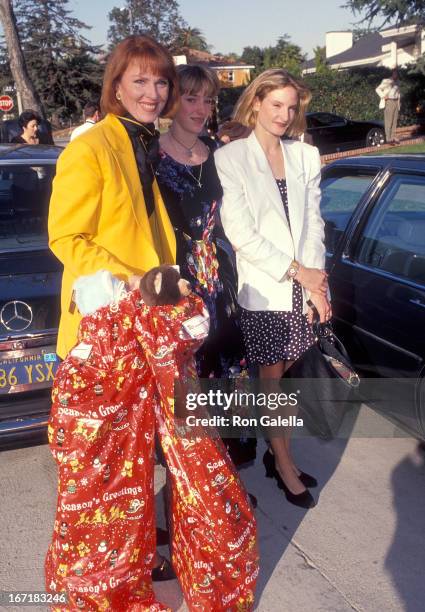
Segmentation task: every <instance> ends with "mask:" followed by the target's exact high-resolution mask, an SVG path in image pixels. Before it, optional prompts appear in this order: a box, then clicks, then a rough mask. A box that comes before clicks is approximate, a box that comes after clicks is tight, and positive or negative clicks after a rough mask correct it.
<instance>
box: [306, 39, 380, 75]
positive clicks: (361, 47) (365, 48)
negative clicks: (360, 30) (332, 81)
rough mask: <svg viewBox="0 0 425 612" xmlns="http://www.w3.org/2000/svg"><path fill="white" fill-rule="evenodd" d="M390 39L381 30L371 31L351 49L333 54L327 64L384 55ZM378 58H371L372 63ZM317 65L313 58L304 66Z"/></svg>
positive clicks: (311, 66)
mask: <svg viewBox="0 0 425 612" xmlns="http://www.w3.org/2000/svg"><path fill="white" fill-rule="evenodd" d="M386 42H390V41H389V40H384V39H383V38H382V36H381V35H380V34H379V32H371V33H370V34H366V35H365V36H362V37H361V38H359V39H358V40H356V42H355V43H354V44H353V46H352V47H351V48H350V49H347V50H346V51H343V52H342V53H338V54H337V55H332V57H328V58H327V59H326V63H327V64H331V65H332V64H344V63H345V62H354V61H356V60H364V59H366V58H368V57H370V58H376V57H378V56H381V55H382V45H384V44H385V43H386ZM376 61H377V60H376V59H373V60H372V59H371V63H373V64H375V63H376ZM315 65H316V63H315V60H314V59H311V60H308V62H305V64H304V68H314V66H315Z"/></svg>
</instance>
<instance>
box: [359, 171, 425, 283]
mask: <svg viewBox="0 0 425 612" xmlns="http://www.w3.org/2000/svg"><path fill="white" fill-rule="evenodd" d="M355 260H357V261H358V262H359V263H361V264H363V265H366V266H371V267H373V268H378V269H380V270H383V271H385V272H390V273H391V274H394V275H396V276H399V277H401V278H406V279H409V280H411V281H413V282H415V283H419V284H421V285H425V176H419V175H418V176H412V175H410V176H409V175H404V176H403V175H395V176H394V177H393V178H392V179H391V182H390V184H389V186H388V189H387V190H386V191H385V192H384V194H383V196H382V197H381V198H380V200H379V201H378V202H377V204H376V205H375V206H374V209H373V212H372V214H371V216H370V217H369V220H368V222H367V224H366V226H365V228H364V230H363V235H362V238H361V240H360V241H359V247H358V250H357V253H356V254H355Z"/></svg>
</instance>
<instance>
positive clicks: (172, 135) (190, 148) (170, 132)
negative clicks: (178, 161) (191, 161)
mask: <svg viewBox="0 0 425 612" xmlns="http://www.w3.org/2000/svg"><path fill="white" fill-rule="evenodd" d="M169 134H170V136H171V138H172V139H173V140H175V141H176V142H177V144H179V145H180V146H181V147H182V148H183V149H184V150H185V151H186V155H187V156H188V157H192V149H194V148H195V145H196V143H197V142H198V137H196V138H195V142H194V143H193V145H191V146H190V147H188V146H187V145H185V144H184V143H183V142H180V140H179V139H178V138H176V137H175V136H174V134H173V132H172V131H171V130H169Z"/></svg>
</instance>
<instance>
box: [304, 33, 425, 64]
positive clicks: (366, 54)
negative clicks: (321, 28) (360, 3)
mask: <svg viewBox="0 0 425 612" xmlns="http://www.w3.org/2000/svg"><path fill="white" fill-rule="evenodd" d="M423 53H425V27H424V26H423V25H419V24H414V25H407V26H401V27H391V28H386V29H385V30H381V31H380V32H373V33H370V34H366V35H365V36H362V37H361V38H359V39H358V40H356V42H353V33H352V32H326V63H327V64H328V66H329V67H330V68H333V69H334V70H344V69H346V68H357V67H359V66H385V67H387V68H395V67H396V66H405V65H406V64H410V63H411V62H414V61H416V60H417V59H418V58H419V57H420V56H421V55H422V54H423ZM314 72H316V67H315V60H314V59H312V60H309V61H308V62H305V64H304V66H303V74H304V75H305V74H312V73H314Z"/></svg>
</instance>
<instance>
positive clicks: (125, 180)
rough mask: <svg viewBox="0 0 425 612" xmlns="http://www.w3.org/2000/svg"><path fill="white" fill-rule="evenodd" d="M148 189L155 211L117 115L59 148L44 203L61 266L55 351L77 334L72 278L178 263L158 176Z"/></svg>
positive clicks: (62, 351)
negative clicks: (150, 207)
mask: <svg viewBox="0 0 425 612" xmlns="http://www.w3.org/2000/svg"><path fill="white" fill-rule="evenodd" d="M153 192H154V200H155V213H154V214H153V215H151V217H150V219H149V218H148V215H147V212H146V207H145V201H144V198H143V191H142V187H141V184H140V178H139V173H138V169H137V165H136V161H135V157H134V153H133V147H132V144H131V141H130V138H129V137H128V135H127V132H126V130H125V128H124V127H123V126H122V124H121V122H120V121H119V120H118V119H117V118H116V117H115V115H112V114H109V115H107V116H106V117H105V119H103V121H100V122H99V123H97V124H96V125H95V126H93V127H92V128H91V129H90V130H87V132H85V133H84V134H82V135H81V136H79V137H78V138H76V139H75V140H73V141H72V142H71V143H70V144H69V145H67V147H66V148H65V150H64V151H63V153H62V154H61V155H60V157H59V160H58V165H57V173H56V177H55V179H54V181H53V191H52V197H51V200H50V210H49V245H50V248H51V250H52V251H53V253H54V254H55V255H56V257H57V258H58V259H59V260H60V261H61V262H62V263H63V265H64V272H63V278H62V295H61V320H60V324H59V336H58V346H57V352H58V355H59V356H60V357H62V358H64V357H65V356H66V355H67V353H68V351H69V350H70V349H71V348H72V347H73V346H74V344H75V342H76V339H77V332H78V324H79V322H80V318H81V316H80V315H79V313H78V312H77V310H76V308H74V307H73V303H72V286H73V284H74V281H75V280H76V278H78V277H79V276H82V275H86V274H93V273H95V272H97V271H98V270H109V271H110V272H112V274H114V275H116V276H117V277H119V278H121V279H123V280H127V279H128V277H129V276H131V275H132V274H143V273H144V272H146V271H147V270H149V269H150V268H152V267H154V266H157V265H159V264H162V263H171V264H173V263H175V259H176V241H175V236H174V230H173V227H172V225H171V222H170V219H169V217H168V214H167V211H166V208H165V205H164V202H163V200H162V198H161V194H160V191H159V188H158V185H157V183H156V181H154V184H153Z"/></svg>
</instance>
